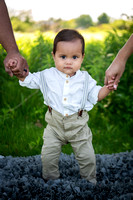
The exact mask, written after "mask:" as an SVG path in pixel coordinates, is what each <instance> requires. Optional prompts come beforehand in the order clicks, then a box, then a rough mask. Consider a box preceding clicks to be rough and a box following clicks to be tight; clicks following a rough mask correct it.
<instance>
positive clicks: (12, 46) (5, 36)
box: [0, 0, 18, 52]
mask: <svg viewBox="0 0 133 200" xmlns="http://www.w3.org/2000/svg"><path fill="white" fill-rule="evenodd" d="M0 44H2V46H3V47H4V49H5V50H6V51H7V52H10V51H16V52H17V51H18V47H17V44H16V41H15V38H14V34H13V30H12V25H11V22H10V18H9V15H8V10H7V7H6V4H5V2H4V0H0Z"/></svg>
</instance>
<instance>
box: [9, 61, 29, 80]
mask: <svg viewBox="0 0 133 200" xmlns="http://www.w3.org/2000/svg"><path fill="white" fill-rule="evenodd" d="M17 64H18V61H17V59H9V61H8V67H9V68H10V69H11V71H12V73H13V75H15V76H16V77H17V78H18V79H19V80H21V81H24V79H25V77H26V76H27V75H28V74H27V75H26V73H27V70H26V69H24V71H25V72H26V73H25V76H24V75H21V74H20V72H19V71H15V72H14V70H13V69H15V68H16V67H17Z"/></svg>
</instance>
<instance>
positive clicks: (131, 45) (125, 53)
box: [117, 34, 133, 63]
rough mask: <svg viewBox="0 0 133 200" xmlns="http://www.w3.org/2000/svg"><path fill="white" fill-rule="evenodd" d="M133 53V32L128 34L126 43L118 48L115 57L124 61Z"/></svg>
mask: <svg viewBox="0 0 133 200" xmlns="http://www.w3.org/2000/svg"><path fill="white" fill-rule="evenodd" d="M132 53H133V34H132V35H131V36H130V38H129V39H128V41H127V42H126V44H125V45H124V46H123V47H122V48H121V49H120V51H119V52H118V54H117V58H118V59H120V60H122V61H123V62H124V63H126V61H127V59H128V58H129V56H130V55H131V54H132Z"/></svg>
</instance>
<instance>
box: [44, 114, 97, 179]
mask: <svg viewBox="0 0 133 200" xmlns="http://www.w3.org/2000/svg"><path fill="white" fill-rule="evenodd" d="M88 119H89V116H88V113H87V112H86V111H83V114H82V117H80V116H78V114H77V113H75V114H73V115H70V116H68V117H64V116H63V115H62V114H60V113H58V112H56V111H54V110H52V114H51V113H50V112H49V111H47V113H46V116H45V120H46V122H47V123H48V125H47V127H46V128H45V130H44V135H43V139H44V144H43V147H42V153H41V159H42V175H43V178H44V179H45V180H48V179H57V178H59V176H60V174H59V167H58V162H59V156H60V153H61V146H62V145H64V144H66V143H67V142H70V143H71V146H72V148H73V151H74V154H75V158H76V159H77V161H78V164H79V167H80V175H81V177H82V178H85V179H87V180H88V181H90V182H92V183H96V160H95V154H94V150H93V146H92V133H91V130H90V128H89V127H88V125H87V121H88Z"/></svg>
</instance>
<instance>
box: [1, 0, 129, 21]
mask: <svg viewBox="0 0 133 200" xmlns="http://www.w3.org/2000/svg"><path fill="white" fill-rule="evenodd" d="M5 2H6V4H7V6H8V8H10V9H14V10H32V16H33V19H34V20H37V21H38V20H47V19H49V18H51V17H53V18H56V19H57V18H61V19H64V20H69V19H72V18H77V17H79V16H80V15H82V14H89V15H90V16H91V17H92V19H93V21H97V17H98V16H99V15H101V14H102V13H103V12H105V13H107V14H108V15H109V16H110V17H112V18H113V19H120V18H121V14H123V13H126V14H127V15H131V14H132V13H133V10H132V9H133V1H132V0H124V1H123V0H82V1H77V0H67V1H64V0H55V1H54V0H47V1H46V0H37V1H33V0H23V1H18V0H5Z"/></svg>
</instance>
